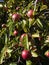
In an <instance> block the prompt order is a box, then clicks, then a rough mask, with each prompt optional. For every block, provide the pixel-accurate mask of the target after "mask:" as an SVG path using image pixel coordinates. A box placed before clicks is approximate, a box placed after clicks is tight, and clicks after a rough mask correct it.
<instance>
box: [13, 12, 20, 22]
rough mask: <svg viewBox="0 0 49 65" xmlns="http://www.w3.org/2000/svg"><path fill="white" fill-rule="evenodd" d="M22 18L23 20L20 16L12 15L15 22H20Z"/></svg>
mask: <svg viewBox="0 0 49 65" xmlns="http://www.w3.org/2000/svg"><path fill="white" fill-rule="evenodd" d="M20 18H21V16H20V14H17V13H15V14H13V15H12V20H13V21H18V20H20Z"/></svg>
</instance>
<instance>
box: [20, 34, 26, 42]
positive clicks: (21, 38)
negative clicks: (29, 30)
mask: <svg viewBox="0 0 49 65" xmlns="http://www.w3.org/2000/svg"><path fill="white" fill-rule="evenodd" d="M24 36H26V33H24V34H22V35H21V37H20V41H22V40H23V37H24Z"/></svg>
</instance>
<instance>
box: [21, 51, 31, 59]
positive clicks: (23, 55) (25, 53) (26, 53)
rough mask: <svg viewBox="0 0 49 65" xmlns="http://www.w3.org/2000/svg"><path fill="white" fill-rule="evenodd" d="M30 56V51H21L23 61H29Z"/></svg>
mask: <svg viewBox="0 0 49 65" xmlns="http://www.w3.org/2000/svg"><path fill="white" fill-rule="evenodd" d="M31 56H32V55H31V53H30V51H28V50H23V51H22V58H23V59H24V60H28V59H30V58H31Z"/></svg>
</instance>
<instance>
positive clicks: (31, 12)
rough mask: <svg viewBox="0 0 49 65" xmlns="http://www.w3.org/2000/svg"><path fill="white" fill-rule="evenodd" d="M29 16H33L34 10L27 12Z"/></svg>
mask: <svg viewBox="0 0 49 65" xmlns="http://www.w3.org/2000/svg"><path fill="white" fill-rule="evenodd" d="M27 16H28V17H30V18H32V17H33V10H29V11H28V12H27Z"/></svg>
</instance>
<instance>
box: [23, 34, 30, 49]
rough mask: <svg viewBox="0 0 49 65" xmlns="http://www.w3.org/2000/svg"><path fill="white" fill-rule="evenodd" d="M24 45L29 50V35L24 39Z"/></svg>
mask: <svg viewBox="0 0 49 65" xmlns="http://www.w3.org/2000/svg"><path fill="white" fill-rule="evenodd" d="M22 44H23V45H24V47H25V49H29V44H28V36H27V34H26V35H25V36H24V37H23V39H22Z"/></svg>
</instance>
